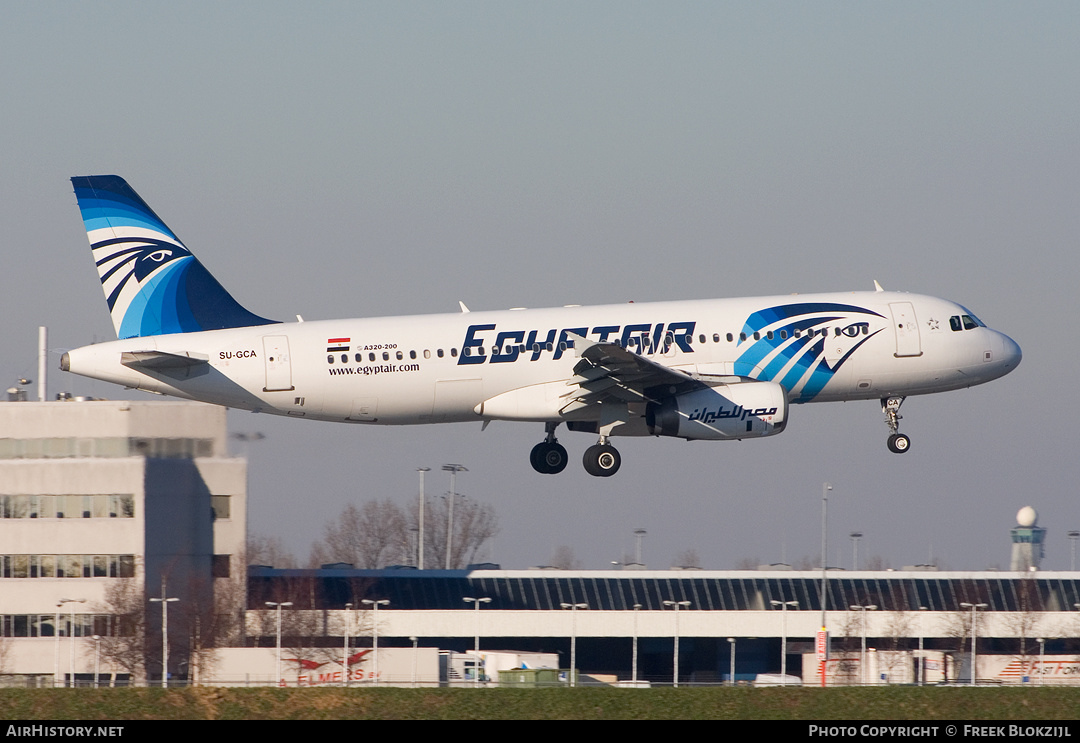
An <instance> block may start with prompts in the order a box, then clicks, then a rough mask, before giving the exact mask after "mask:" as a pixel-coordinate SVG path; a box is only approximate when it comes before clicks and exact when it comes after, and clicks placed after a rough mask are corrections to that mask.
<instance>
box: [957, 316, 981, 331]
mask: <svg viewBox="0 0 1080 743" xmlns="http://www.w3.org/2000/svg"><path fill="white" fill-rule="evenodd" d="M949 327H950V328H952V329H953V330H972V329H974V328H985V327H986V323H984V322H983V321H982V320H980V319H979V318H977V317H975V315H972V314H967V315H953V316H952V317H950V318H949Z"/></svg>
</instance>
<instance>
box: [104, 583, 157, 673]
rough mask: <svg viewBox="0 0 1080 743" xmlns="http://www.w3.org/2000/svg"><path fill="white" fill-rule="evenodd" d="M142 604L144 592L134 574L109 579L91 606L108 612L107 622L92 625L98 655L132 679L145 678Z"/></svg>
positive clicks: (143, 604) (143, 606) (144, 596)
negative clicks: (97, 638) (100, 598)
mask: <svg viewBox="0 0 1080 743" xmlns="http://www.w3.org/2000/svg"><path fill="white" fill-rule="evenodd" d="M146 606H147V603H146V594H145V592H144V591H143V588H142V584H141V581H140V580H139V579H137V578H119V579H116V580H112V581H109V584H108V587H107V588H106V589H105V599H104V601H103V602H102V603H100V604H97V605H96V606H95V609H96V610H97V611H99V612H101V613H103V614H106V615H108V626H107V627H105V628H95V632H96V633H97V634H98V635H100V636H101V640H100V642H99V652H100V654H101V658H102V659H104V660H105V661H106V663H107V664H109V665H111V666H112V667H113V668H114V669H117V668H118V669H121V670H123V671H124V672H126V673H128V674H129V675H130V676H131V678H132V680H134V681H135V682H136V683H142V682H143V681H145V678H146V668H145V657H146ZM99 630H100V631H99ZM115 682H116V675H115V674H113V677H112V683H113V684H115Z"/></svg>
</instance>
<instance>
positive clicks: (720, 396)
mask: <svg viewBox="0 0 1080 743" xmlns="http://www.w3.org/2000/svg"><path fill="white" fill-rule="evenodd" d="M787 410H788V402H787V393H786V392H785V391H784V388H783V387H781V386H780V385H779V384H777V383H776V382H739V383H738V384H727V385H721V386H719V387H709V388H706V389H700V390H694V391H693V392H687V393H686V394H683V395H677V396H675V397H670V398H668V399H666V400H663V401H661V402H659V403H649V405H648V406H647V407H646V409H645V422H646V424H647V425H648V427H649V432H650V433H651V434H652V435H654V436H675V437H677V438H681V439H687V440H691V441H692V440H717V439H749V438H760V437H762V436H772V435H774V434H777V433H780V432H781V431H783V430H784V426H785V425H787Z"/></svg>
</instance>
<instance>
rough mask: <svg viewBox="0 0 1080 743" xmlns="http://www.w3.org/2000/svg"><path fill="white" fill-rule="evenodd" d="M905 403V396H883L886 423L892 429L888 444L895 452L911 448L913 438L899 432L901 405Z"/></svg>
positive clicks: (902, 451)
mask: <svg viewBox="0 0 1080 743" xmlns="http://www.w3.org/2000/svg"><path fill="white" fill-rule="evenodd" d="M903 404H904V398H903V397H883V398H881V412H883V413H884V414H885V423H886V424H888V426H889V430H890V431H892V433H891V435H890V436H889V438H888V440H887V441H886V444H887V445H888V447H889V451H891V452H893V453H894V454H903V453H905V452H906V451H907V450H908V449H910V448H911V439H909V438H908V437H907V436H905V435H904V434H902V433H900V432H899V429H900V418H901V415H900V406H901V405H903Z"/></svg>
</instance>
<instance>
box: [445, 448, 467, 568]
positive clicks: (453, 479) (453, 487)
mask: <svg viewBox="0 0 1080 743" xmlns="http://www.w3.org/2000/svg"><path fill="white" fill-rule="evenodd" d="M442 468H443V472H449V473H450V505H449V511H448V514H447V519H446V569H447V570H449V569H450V554H451V552H452V551H453V550H452V549H451V548H452V546H453V540H454V500H455V499H456V498H457V473H459V472H468V471H469V470H467V469H466V468H465V467H464V466H463V465H460V464H444V465H443V466H442Z"/></svg>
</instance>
